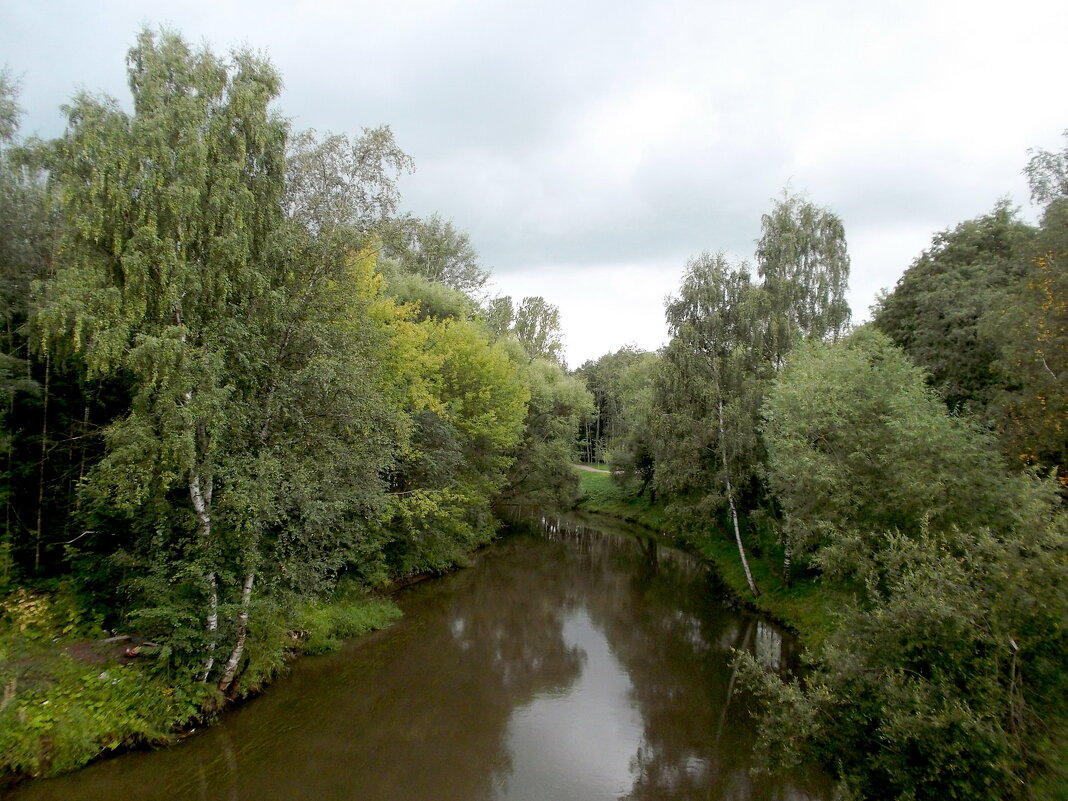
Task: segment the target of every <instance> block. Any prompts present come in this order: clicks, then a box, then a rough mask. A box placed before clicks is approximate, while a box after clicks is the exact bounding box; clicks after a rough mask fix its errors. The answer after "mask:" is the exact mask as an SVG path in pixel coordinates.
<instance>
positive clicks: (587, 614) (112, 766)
mask: <svg viewBox="0 0 1068 801" xmlns="http://www.w3.org/2000/svg"><path fill="white" fill-rule="evenodd" d="M598 527H600V524H598ZM515 528H516V530H515V531H514V532H513V533H512V535H511V536H506V537H504V538H503V539H502V541H500V542H498V543H497V544H495V545H493V546H492V547H490V548H488V549H486V550H485V551H483V552H482V553H481V554H479V556H478V557H477V559H476V564H475V566H474V567H472V568H470V569H467V570H461V571H458V572H456V573H454V574H452V575H449V576H446V577H444V578H441V579H435V580H434V581H429V582H424V583H423V584H420V585H416V586H414V587H412V588H410V589H408V590H406V591H404V593H402V594H401V596H400V597H399V601H400V603H401V605H402V606H403V607H404V610H405V617H404V619H403V620H402V621H401V622H400V623H398V624H397V625H396V626H395V627H394V628H392V629H390V630H388V631H385V632H380V633H378V634H376V635H372V636H371V637H369V638H364V639H363V640H360V641H357V642H354V643H351V644H349V645H348V646H346V647H345V648H344V649H343V650H342V651H340V652H339V653H336V654H332V655H330V656H325V657H318V658H312V659H305V660H301V661H300V662H299V663H297V665H296V666H295V668H294V670H293V674H292V675H291V676H290V677H288V678H287V679H285V680H283V681H281V682H279V683H278V684H276V685H275V686H274V687H272V688H270V690H269V691H268V692H267V693H266V694H265V695H264V696H263V697H261V698H259V699H257V700H256V701H254V702H252V703H250V704H247V705H245V706H244V707H242V708H240V709H238V710H236V711H235V712H234V713H231V714H228V715H227V716H225V717H224V718H223V720H222V721H221V722H220V723H219V725H217V726H216V727H214V728H212V729H210V730H208V731H205V732H203V733H199V734H198V735H197V736H195V737H191V738H189V739H188V740H187V741H186V742H184V743H183V744H182V745H180V746H178V747H175V748H172V749H166V750H163V751H159V752H155V753H138V754H130V755H127V756H124V757H122V758H119V759H113V760H108V761H105V762H102V763H99V764H97V765H94V766H91V767H90V768H88V769H86V770H85V771H82V772H80V773H78V774H74V775H72V776H69V777H63V778H61V779H58V780H55V781H49V782H40V783H34V784H30V785H27V786H26V787H24V788H22V789H21V790H19V791H18V792H16V793H15V794H14V795H13V796H12V799H18V800H19V801H25V799H46V798H48V799H64V801H78V799H99V798H120V797H121V798H123V799H124V801H133V800H134V799H157V798H158V799H205V801H208V799H212V800H214V799H226V800H227V801H237V800H238V799H242V800H244V801H252V800H253V799H255V801H260V799H294V800H297V801H299V800H300V799H315V801H322V800H328V799H360V801H378V800H379V799H381V801H400V800H403V801H423V800H424V799H425V800H426V801H430V800H431V799H432V800H433V801H448V799H456V800H457V801H460V800H461V799H462V801H477V800H478V799H501V800H503V799H508V801H516V800H517V799H532V800H534V799H538V801H541V799H561V800H563V799H582V800H583V801H586V800H587V799H589V800H591V801H592V800H594V799H620V798H626V799H632V800H633V801H653V800H654V799H698V798H699V799H766V800H770V799H776V800H781V801H786V799H790V801H794V800H795V799H807V798H818V797H829V793H827V792H825V789H823V788H824V787H825V785H823V784H821V781H820V779H819V778H818V777H816V778H814V777H798V778H797V780H796V781H795V782H793V783H792V784H782V783H777V782H774V781H772V780H769V779H763V778H757V779H753V778H751V777H750V776H749V767H750V757H749V754H750V752H751V750H752V745H753V734H752V729H751V727H750V725H749V721H748V720H747V716H746V714H745V710H744V702H743V699H741V698H735V699H732V698H731V690H732V674H731V668H730V655H731V651H730V649H731V648H746V649H748V650H750V651H753V652H754V653H756V654H757V655H758V657H759V658H760V659H761V660H762V661H763V662H764V664H766V665H768V666H769V668H771V669H784V667H787V666H789V665H790V664H791V662H792V661H793V660H794V658H795V657H794V654H793V653H792V650H791V648H792V646H791V641H790V640H789V639H788V638H783V637H782V635H781V632H779V631H778V630H777V629H775V628H774V627H773V626H770V625H768V624H766V623H764V622H762V621H759V620H757V619H755V618H753V617H751V616H747V615H745V614H741V613H739V612H737V611H736V610H733V609H731V608H729V605H728V604H726V603H724V602H721V601H719V600H717V597H719V596H717V594H716V592H715V591H714V587H713V586H712V585H711V584H710V578H709V577H708V576H707V574H706V571H705V569H704V567H703V566H702V564H701V563H700V562H699V561H698V560H696V559H693V558H691V557H689V556H687V555H686V554H683V553H681V552H679V551H676V550H673V549H670V548H665V547H662V546H660V545H658V544H657V543H656V542H654V541H653V540H651V539H649V538H648V537H644V536H636V535H635V534H634V533H633V532H629V533H628V532H625V531H623V532H616V533H606V532H603V531H601V530H598V528H595V527H594V526H592V525H589V524H588V523H584V522H583V521H581V520H560V519H555V518H554V519H545V520H542V519H541V517H540V515H539V516H535V518H534V519H533V520H532V521H530V525H527V526H517V527H515Z"/></svg>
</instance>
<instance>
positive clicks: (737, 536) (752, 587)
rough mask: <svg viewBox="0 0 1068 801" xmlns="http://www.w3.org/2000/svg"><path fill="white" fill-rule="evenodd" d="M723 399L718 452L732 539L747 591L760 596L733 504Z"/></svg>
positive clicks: (754, 595) (736, 511)
mask: <svg viewBox="0 0 1068 801" xmlns="http://www.w3.org/2000/svg"><path fill="white" fill-rule="evenodd" d="M723 443H724V431H723V399H722V398H721V399H720V400H719V453H720V457H721V458H722V460H723V480H724V482H725V483H726V485H727V503H728V504H730V507H731V522H733V523H734V541H735V542H736V543H738V556H740V557H741V559H742V569H743V570H744V571H745V580H746V581H747V582H749V591H750V592H752V593H753V597H754V598H759V597H760V590H758V589H757V586H756V582H754V581H753V574H752V573H751V572H750V571H749V560H748V559H746V558H745V548H744V547H742V532H741V529H739V527H738V510H737V508H736V507H735V505H734V489H733V488H732V487H731V473H730V469H729V468H728V467H727V450H726V448H724V446H723Z"/></svg>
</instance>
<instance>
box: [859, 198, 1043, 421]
mask: <svg viewBox="0 0 1068 801" xmlns="http://www.w3.org/2000/svg"><path fill="white" fill-rule="evenodd" d="M1033 236H1034V229H1032V228H1031V227H1030V226H1028V225H1026V224H1025V223H1023V222H1021V221H1020V220H1019V218H1018V216H1017V213H1016V211H1015V210H1014V209H1012V208H1011V207H1010V206H1009V204H1008V201H1004V200H1003V201H1001V202H999V203H998V204H997V205H996V206H995V207H994V209H993V211H991V212H990V213H989V214H987V215H984V216H982V217H978V218H976V219H974V220H968V221H967V222H963V223H961V224H960V225H958V226H956V227H955V228H953V229H952V230H946V231H943V232H941V233H939V234H937V235H936V236H935V237H934V240H933V241H932V243H931V248H930V249H929V250H926V251H924V252H923V253H922V254H921V255H920V256H919V258H917V259H916V261H914V262H913V263H912V265H911V266H910V267H909V268H908V269H907V270H906V271H905V273H904V275H902V276H901V278H900V279H899V280H898V282H897V286H896V287H895V288H894V291H893V292H891V293H890V294H889V295H887V296H886V297H884V298H882V299H881V301H880V303H879V306H878V308H877V309H876V312H875V317H874V324H875V326H876V327H877V328H878V329H879V330H880V331H883V332H884V333H885V334H887V335H888V336H889V337H890V338H891V339H892V340H893V341H894V344H895V345H898V346H899V347H900V348H902V349H903V350H904V351H905V353H907V354H908V356H909V358H911V359H912V361H913V362H915V363H916V364H917V365H919V366H920V367H922V368H924V369H925V370H927V372H928V373H929V383H930V384H931V386H932V387H933V388H934V389H935V390H936V391H937V392H939V393H940V394H941V396H942V397H943V399H944V400H945V402H946V405H947V406H949V408H950V409H952V410H964V409H967V410H969V411H971V412H972V413H974V414H977V415H980V416H981V417H983V418H984V419H989V418H990V411H989V409H988V408H987V407H988V406H989V405H990V403H991V402H992V400H993V396H994V393H995V391H996V389H997V387H998V386H999V385H1000V384H1002V383H1004V376H1003V374H1002V373H1001V372H1000V370H999V369H998V366H997V360H998V358H999V354H1000V349H1001V342H1000V338H999V336H998V335H997V333H996V331H994V330H992V329H991V327H990V323H989V319H990V318H989V315H990V314H991V313H992V312H994V311H995V310H996V309H998V308H999V307H1000V306H1001V305H1003V304H1004V300H1005V295H1006V292H1008V291H1009V290H1010V288H1011V287H1013V286H1015V285H1016V284H1018V283H1019V281H1020V277H1021V276H1020V273H1021V264H1020V261H1021V259H1022V256H1023V254H1024V253H1026V252H1027V250H1028V249H1029V246H1030V241H1031V239H1032V238H1033Z"/></svg>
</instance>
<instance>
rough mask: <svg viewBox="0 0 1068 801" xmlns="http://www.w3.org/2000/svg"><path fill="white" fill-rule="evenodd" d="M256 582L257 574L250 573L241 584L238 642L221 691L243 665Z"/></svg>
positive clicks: (231, 681)
mask: <svg viewBox="0 0 1068 801" xmlns="http://www.w3.org/2000/svg"><path fill="white" fill-rule="evenodd" d="M255 580H256V574H255V573H253V572H252V571H249V573H248V575H246V576H245V580H244V582H242V584H241V610H240V611H239V612H238V613H237V641H236V642H235V643H234V650H233V651H231V652H230V658H229V659H227V660H226V667H224V668H223V674H222V678H221V679H219V689H220V690H222V691H223V692H226V691H227V690H228V689H230V685H231V684H232V683H233V681H234V674H236V673H237V666H238V665H239V664H241V656H242V655H243V654H244V652H245V637H246V635H247V634H248V608H249V604H250V603H251V601H252V584H253V582H254V581H255Z"/></svg>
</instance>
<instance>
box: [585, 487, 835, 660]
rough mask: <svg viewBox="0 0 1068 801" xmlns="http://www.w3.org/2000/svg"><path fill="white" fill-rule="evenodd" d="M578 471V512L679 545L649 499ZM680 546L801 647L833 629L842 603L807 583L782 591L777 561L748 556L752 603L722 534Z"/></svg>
mask: <svg viewBox="0 0 1068 801" xmlns="http://www.w3.org/2000/svg"><path fill="white" fill-rule="evenodd" d="M577 472H578V476H579V488H580V497H579V503H578V506H579V508H580V509H582V510H584V511H588V512H595V513H597V514H603V515H607V516H609V517H614V518H616V519H619V520H625V521H627V522H630V523H639V524H640V525H643V526H645V527H647V528H650V529H653V530H654V531H657V532H660V533H661V534H664V535H666V536H667V537H668V539H670V540H672V541H675V542H678V538H676V537H675V536H673V532H672V531H671V525H670V523H669V520H668V516H667V514H666V512H665V510H664V507H663V506H661V505H660V504H653V503H650V501H649V497H648V495H645V496H643V497H641V498H636V497H634V496H633V494H631V493H628V492H626V491H624V490H623V489H622V488H621V487H620V486H619V484H617V483H616V482H615V481H613V480H612V476H610V475H608V474H606V473H590V472H588V471H584V470H581V471H577ZM680 544H682V545H684V546H686V547H689V549H690V550H693V551H695V552H696V553H698V554H700V555H701V556H702V557H704V558H705V559H706V560H707V561H708V562H709V563H710V564H712V565H713V566H714V567H715V570H716V572H717V573H718V574H719V577H720V578H721V579H722V581H723V583H724V584H725V585H726V586H727V587H728V588H729V589H730V590H731V591H732V592H733V593H734V594H735V595H736V596H737V597H738V598H739V599H740V600H741V601H743V602H744V603H746V604H747V605H748V606H750V607H752V608H754V609H758V610H760V611H761V612H764V613H765V614H767V615H769V616H770V617H772V618H774V619H776V620H778V621H779V622H781V623H784V624H785V625H787V626H788V627H789V628H791V629H793V630H794V632H796V633H797V635H798V637H799V638H800V639H801V641H802V642H803V643H804V644H805V645H807V646H809V647H814V646H816V645H817V644H819V642H821V641H822V640H823V638H824V637H826V636H827V635H828V634H829V633H830V632H831V631H832V629H833V628H834V610H835V609H836V608H838V607H839V606H840V604H841V600H842V599H840V598H838V597H836V596H834V595H832V594H830V593H829V592H828V590H827V588H826V587H824V586H822V585H818V584H816V583H814V582H811V581H795V582H794V583H793V585H792V586H790V587H786V586H785V585H784V584H783V583H782V578H781V576H782V573H781V563H780V561H779V560H778V559H777V558H776V559H771V558H765V559H760V558H755V557H753V556H752V555H751V554H750V555H749V567H750V569H751V570H752V572H753V581H754V582H755V583H756V585H757V589H759V590H760V592H761V595H760V597H759V598H753V595H752V593H751V592H750V591H749V585H748V582H747V581H746V579H745V572H744V571H743V569H742V564H741V561H740V560H739V558H738V548H737V545H736V544H735V542H734V538H733V537H732V536H731V535H730V534H728V533H727V531H725V530H722V531H716V532H712V533H711V534H710V536H707V537H702V538H701V540H700V541H699V542H689V543H680Z"/></svg>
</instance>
